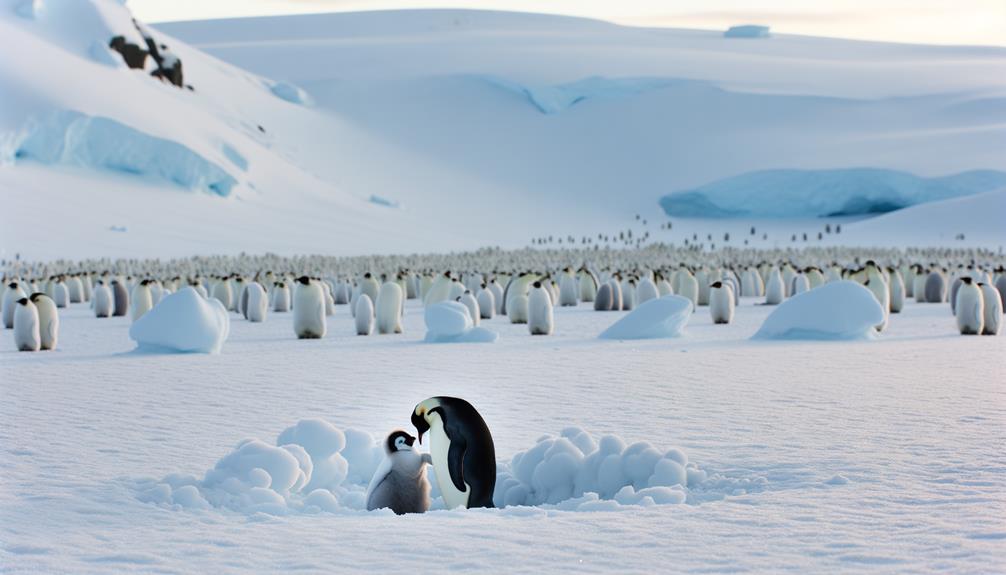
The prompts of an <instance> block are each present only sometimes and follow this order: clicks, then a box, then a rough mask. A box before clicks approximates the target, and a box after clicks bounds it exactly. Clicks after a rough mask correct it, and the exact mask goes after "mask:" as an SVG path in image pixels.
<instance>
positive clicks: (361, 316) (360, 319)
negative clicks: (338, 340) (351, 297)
mask: <svg viewBox="0 0 1006 575" xmlns="http://www.w3.org/2000/svg"><path fill="white" fill-rule="evenodd" d="M353 305H354V310H353V320H354V321H355V323H356V335H370V334H372V333H374V302H372V301H370V296H369V295H367V294H365V293H361V294H360V295H359V296H358V297H357V298H356V303H355V304H353Z"/></svg>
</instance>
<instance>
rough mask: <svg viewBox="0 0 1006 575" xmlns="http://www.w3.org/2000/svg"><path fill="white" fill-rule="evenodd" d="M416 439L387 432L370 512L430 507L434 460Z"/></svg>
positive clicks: (414, 510) (369, 496)
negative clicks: (420, 449) (429, 474)
mask: <svg viewBox="0 0 1006 575" xmlns="http://www.w3.org/2000/svg"><path fill="white" fill-rule="evenodd" d="M368 299H369V298H368ZM415 441H416V438H415V437H413V436H411V435H409V434H408V433H406V432H404V431H393V432H391V434H390V435H388V438H387V439H386V440H385V442H384V454H385V457H384V461H382V462H381V465H380V467H378V468H377V472H376V473H374V477H373V479H371V480H370V486H369V487H367V511H373V510H375V509H391V510H392V511H394V512H395V514H397V515H404V514H406V513H425V512H426V511H428V510H429V509H430V482H429V480H428V479H427V478H426V466H427V465H431V464H432V463H433V458H432V457H430V455H429V454H427V453H423V454H420V453H418V452H416V450H415V448H413V443H415Z"/></svg>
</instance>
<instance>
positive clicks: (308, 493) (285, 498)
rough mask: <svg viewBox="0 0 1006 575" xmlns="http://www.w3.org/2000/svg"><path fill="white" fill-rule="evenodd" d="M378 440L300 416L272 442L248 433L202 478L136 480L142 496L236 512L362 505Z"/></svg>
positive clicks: (307, 510)
mask: <svg viewBox="0 0 1006 575" xmlns="http://www.w3.org/2000/svg"><path fill="white" fill-rule="evenodd" d="M382 457H383V448H382V447H381V445H380V444H379V443H378V442H376V441H375V440H374V438H373V437H372V436H371V435H370V434H368V433H365V432H362V431H359V430H353V429H347V430H345V432H343V431H342V430H339V429H338V428H336V427H334V426H333V425H332V424H330V423H328V422H326V421H323V420H320V419H305V420H301V421H299V422H298V423H297V424H296V425H294V426H293V427H289V428H287V429H285V430H284V431H283V432H282V433H280V434H279V437H278V438H277V440H276V444H275V445H273V444H270V443H267V442H265V441H262V440H259V439H245V440H244V441H241V442H240V443H238V444H237V446H236V447H235V448H234V450H233V451H231V452H230V453H228V454H227V455H225V456H224V457H222V458H221V459H220V460H219V461H217V463H216V465H214V466H213V469H210V470H208V471H207V472H206V473H205V475H204V476H203V478H202V479H199V478H197V477H194V476H192V475H179V474H172V475H168V476H167V477H164V478H163V479H162V480H160V481H157V480H140V481H138V482H137V485H136V488H137V490H138V491H139V493H138V498H139V499H140V500H141V501H146V502H150V503H157V504H162V505H170V506H174V507H177V508H190V509H202V508H208V507H217V508H224V509H230V510H232V511H237V512H241V513H248V514H253V513H266V514H269V515H287V514H289V513H291V512H304V513H317V512H319V511H328V512H340V511H365V510H366V489H367V484H368V483H369V481H370V478H371V477H372V476H373V474H374V472H375V471H376V469H377V465H378V464H379V462H380V461H381V458H382Z"/></svg>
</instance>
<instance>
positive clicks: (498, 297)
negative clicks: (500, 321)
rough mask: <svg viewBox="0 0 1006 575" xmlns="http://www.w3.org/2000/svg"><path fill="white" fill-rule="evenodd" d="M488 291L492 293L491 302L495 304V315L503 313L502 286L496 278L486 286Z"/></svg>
mask: <svg viewBox="0 0 1006 575" xmlns="http://www.w3.org/2000/svg"><path fill="white" fill-rule="evenodd" d="M488 287H489V291H491V292H492V293H493V302H494V303H495V304H496V315H500V314H502V313H503V286H501V285H500V283H499V282H498V281H496V278H493V279H492V281H490V282H489V284H488Z"/></svg>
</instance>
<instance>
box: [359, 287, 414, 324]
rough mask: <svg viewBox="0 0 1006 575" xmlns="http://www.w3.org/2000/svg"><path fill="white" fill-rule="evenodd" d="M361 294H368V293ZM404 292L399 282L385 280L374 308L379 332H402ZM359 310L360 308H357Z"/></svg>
mask: <svg viewBox="0 0 1006 575" xmlns="http://www.w3.org/2000/svg"><path fill="white" fill-rule="evenodd" d="M361 295H368V294H366V293H364V294H361ZM404 296H405V294H404V292H403V291H402V286H400V285H399V284H398V283H397V282H391V281H389V282H384V285H382V286H381V288H380V291H379V292H378V294H377V301H376V302H375V303H374V310H375V314H376V319H377V333H381V334H388V333H402V305H403V304H404ZM357 311H359V309H358V310H357Z"/></svg>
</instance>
